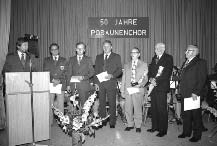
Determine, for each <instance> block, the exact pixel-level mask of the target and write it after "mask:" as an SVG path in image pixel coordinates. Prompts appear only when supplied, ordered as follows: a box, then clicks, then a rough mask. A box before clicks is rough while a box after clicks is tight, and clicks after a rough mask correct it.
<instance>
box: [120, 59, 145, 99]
mask: <svg viewBox="0 0 217 146" xmlns="http://www.w3.org/2000/svg"><path fill="white" fill-rule="evenodd" d="M131 68H132V61H130V62H129V63H127V64H125V65H124V71H123V76H122V81H121V94H122V96H123V97H124V96H125V95H126V94H128V92H127V88H128V87H131V74H132V71H131ZM142 76H144V78H143V80H142V82H141V83H139V85H138V86H139V87H138V88H139V90H140V92H141V93H144V91H145V90H144V87H143V86H144V85H145V84H146V83H147V81H148V65H147V63H145V62H143V61H141V60H138V63H137V66H136V82H138V81H139V80H140V79H141V78H142Z"/></svg>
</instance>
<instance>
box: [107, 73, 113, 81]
mask: <svg viewBox="0 0 217 146" xmlns="http://www.w3.org/2000/svg"><path fill="white" fill-rule="evenodd" d="M105 78H106V79H108V80H110V79H111V78H113V75H112V74H108V75H107V76H106V77H105Z"/></svg>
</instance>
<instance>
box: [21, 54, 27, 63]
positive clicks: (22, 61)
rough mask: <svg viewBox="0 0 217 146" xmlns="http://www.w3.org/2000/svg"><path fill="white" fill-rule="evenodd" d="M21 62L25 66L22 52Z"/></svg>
mask: <svg viewBox="0 0 217 146" xmlns="http://www.w3.org/2000/svg"><path fill="white" fill-rule="evenodd" d="M21 63H22V65H23V66H25V64H26V61H25V57H24V53H22V54H21Z"/></svg>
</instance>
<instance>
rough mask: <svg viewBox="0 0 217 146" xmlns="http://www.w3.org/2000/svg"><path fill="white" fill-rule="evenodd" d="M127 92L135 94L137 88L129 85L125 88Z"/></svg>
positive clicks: (137, 90)
mask: <svg viewBox="0 0 217 146" xmlns="http://www.w3.org/2000/svg"><path fill="white" fill-rule="evenodd" d="M127 91H128V93H129V94H130V95H131V94H135V93H138V92H139V88H135V87H129V88H127Z"/></svg>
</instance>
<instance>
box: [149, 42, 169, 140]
mask: <svg viewBox="0 0 217 146" xmlns="http://www.w3.org/2000/svg"><path fill="white" fill-rule="evenodd" d="M162 69H163V70H162ZM172 70H173V57H172V56H171V55H169V54H167V53H166V52H165V44H164V43H157V44H156V45H155V55H154V57H153V58H152V62H151V64H150V65H149V72H148V77H149V81H150V83H151V84H152V85H153V86H154V88H153V90H152V91H151V93H150V97H151V113H152V120H151V121H152V128H151V129H148V130H147V131H148V132H151V133H153V132H155V131H159V133H158V134H157V135H156V136H157V137H163V136H165V135H166V134H167V129H168V112H167V93H168V92H169V89H170V77H171V75H172ZM153 86H152V87H153ZM150 87H151V86H149V88H150ZM149 91H150V89H149Z"/></svg>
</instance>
